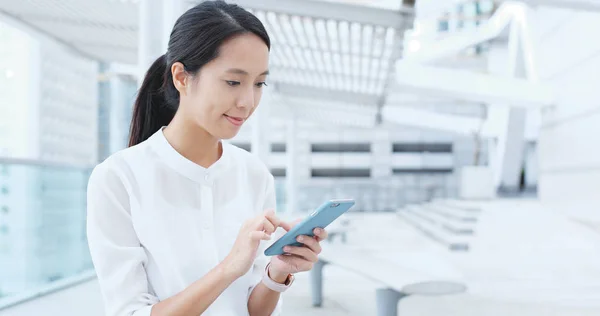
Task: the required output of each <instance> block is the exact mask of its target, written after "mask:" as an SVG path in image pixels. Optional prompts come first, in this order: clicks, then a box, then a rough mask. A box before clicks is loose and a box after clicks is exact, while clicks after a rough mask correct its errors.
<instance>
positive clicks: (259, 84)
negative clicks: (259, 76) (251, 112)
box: [256, 82, 267, 88]
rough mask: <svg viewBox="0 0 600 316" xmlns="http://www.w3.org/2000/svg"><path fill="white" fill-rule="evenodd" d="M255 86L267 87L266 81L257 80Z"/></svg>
mask: <svg viewBox="0 0 600 316" xmlns="http://www.w3.org/2000/svg"><path fill="white" fill-rule="evenodd" d="M256 86H257V87H259V88H262V87H267V83H266V82H259V83H257V84H256Z"/></svg>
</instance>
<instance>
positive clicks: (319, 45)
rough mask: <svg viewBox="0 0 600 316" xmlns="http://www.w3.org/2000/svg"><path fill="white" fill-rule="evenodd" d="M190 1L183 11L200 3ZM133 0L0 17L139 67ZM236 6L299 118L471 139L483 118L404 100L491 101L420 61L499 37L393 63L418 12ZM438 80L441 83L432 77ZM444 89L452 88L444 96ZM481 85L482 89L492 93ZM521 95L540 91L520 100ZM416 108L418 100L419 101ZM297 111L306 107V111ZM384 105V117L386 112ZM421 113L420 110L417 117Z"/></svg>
mask: <svg viewBox="0 0 600 316" xmlns="http://www.w3.org/2000/svg"><path fill="white" fill-rule="evenodd" d="M184 1H186V5H187V6H192V5H194V4H196V3H197V2H198V1H196V0H184ZM581 1H583V0H581ZM137 2H138V1H136V0H23V1H12V0H0V14H3V15H5V16H8V17H10V18H12V19H15V20H18V21H21V22H23V23H25V24H27V25H29V26H31V27H32V28H34V29H36V30H38V31H39V32H41V33H44V34H46V35H48V36H50V37H52V38H54V39H56V40H58V41H60V42H62V43H63V44H65V45H67V46H69V47H70V48H72V49H73V50H75V51H78V52H80V53H81V54H83V55H85V56H88V57H90V58H93V59H97V60H102V61H107V62H112V63H118V64H120V65H135V64H136V63H137V58H138V52H137V47H138V16H139V8H138V6H139V4H138V3H137ZM231 2H235V3H238V4H240V5H241V6H243V7H244V8H246V9H247V10H249V11H251V12H253V13H254V14H255V15H256V16H257V17H258V18H259V19H260V20H261V21H262V22H263V24H264V25H265V27H266V28H267V30H268V32H269V34H270V36H271V39H272V42H273V44H272V50H271V65H270V67H271V73H272V75H271V76H270V81H271V83H275V84H274V86H275V88H276V90H277V92H278V95H279V96H280V97H281V98H285V99H281V101H282V102H283V103H287V104H289V105H290V106H291V105H294V104H296V105H298V106H297V107H296V110H295V111H294V113H296V114H297V115H299V116H302V117H304V118H307V119H312V120H318V119H319V118H320V117H324V116H325V117H333V116H335V117H337V118H338V120H339V121H340V122H338V123H339V124H345V125H353V126H364V127H371V126H374V125H376V123H378V122H387V123H393V124H402V125H413V126H416V127H426V128H431V127H432V125H435V124H432V122H440V123H439V124H438V125H437V128H439V129H441V130H446V131H452V132H456V133H468V134H470V133H471V132H472V131H471V130H470V129H465V126H480V125H481V124H480V122H481V118H480V117H478V118H474V117H465V116H464V115H455V114H448V113H440V112H432V110H431V109H429V108H427V107H425V109H419V108H417V109H415V106H413V107H412V108H402V105H403V103H404V101H402V98H403V96H404V95H406V94H407V93H408V94H410V95H413V96H414V95H417V96H427V97H431V96H434V97H437V102H440V103H441V102H450V103H451V102H453V100H462V101H463V102H464V103H465V104H466V105H469V104H471V105H475V106H477V105H478V104H480V103H481V102H484V103H485V102H486V101H489V98H487V96H486V95H485V94H484V95H483V96H482V95H481V93H479V94H478V93H473V92H475V91H474V88H473V87H468V84H469V83H473V82H477V80H479V79H481V78H480V77H481V76H485V75H482V74H470V73H463V75H464V77H463V79H464V80H466V81H464V82H467V86H466V87H462V88H463V89H464V88H466V89H470V91H471V92H472V93H471V96H470V97H469V96H468V95H467V94H465V93H462V92H463V91H459V93H457V92H456V91H455V90H456V89H460V88H461V87H453V86H452V85H451V84H450V83H452V82H456V81H457V80H452V78H451V77H452V76H453V75H455V74H457V72H449V73H443V71H444V70H439V69H434V68H427V66H426V65H422V64H423V63H427V61H430V60H434V59H436V58H437V57H440V56H445V57H447V56H451V55H452V54H455V53H456V51H454V50H456V49H463V48H464V45H467V44H473V43H477V42H480V41H482V40H487V39H489V38H493V37H494V36H497V35H498V34H492V33H491V32H487V33H486V34H487V35H485V34H484V35H485V36H487V38H485V39H484V38H480V37H481V36H480V37H478V36H469V37H468V38H469V39H470V42H469V41H467V42H465V41H464V40H462V42H461V40H457V37H454V38H453V39H450V40H449V41H446V42H442V43H440V45H442V46H439V47H437V48H436V49H431V50H428V51H422V52H419V54H418V55H416V56H415V57H412V59H411V58H408V59H407V60H406V61H407V62H410V63H404V64H403V63H399V64H398V65H397V61H398V60H399V59H400V58H401V57H402V55H403V44H404V35H405V32H406V31H407V30H409V29H411V28H412V27H413V21H414V11H413V9H412V8H403V7H401V8H400V9H397V10H390V9H382V8H377V7H368V6H359V5H356V4H349V3H341V2H329V1H317V0H261V1H256V0H233V1H231ZM355 2H356V1H355ZM405 2H407V3H410V2H411V1H405ZM398 3H402V2H401V1H400V0H398ZM499 18H502V16H500V17H499ZM484 26H485V25H484ZM485 27H488V28H489V26H485ZM483 33H485V32H483ZM475 34H482V32H479V33H475ZM462 38H464V37H462ZM452 41H454V42H452ZM443 45H446V46H443ZM452 45H454V46H452ZM436 54H438V55H436ZM439 54H442V55H439ZM419 67H421V68H419ZM130 68H131V69H134V68H135V67H130ZM440 71H442V72H440ZM419 72H421V74H422V75H421V76H402V75H403V73H404V74H415V73H419ZM444 75H445V76H444ZM438 76H439V77H438ZM477 76H479V77H477ZM435 78H438V80H437V81H436V80H433V79H435ZM443 79H445V80H443ZM445 84H450V85H445ZM506 84H507V82H500V83H498V85H497V87H504V89H496V90H494V91H490V93H499V94H500V95H501V96H504V97H506V98H507V100H510V101H515V98H519V97H523V96H525V97H528V98H529V100H525V103H534V104H540V103H541V104H546V103H548V102H550V99H549V97H548V96H547V93H546V91H543V88H540V89H537V88H538V87H537V86H535V87H533V86H532V85H531V84H530V83H528V82H518V81H511V82H508V85H506ZM510 84H512V86H511V85H510ZM444 88H445V89H446V90H449V91H444ZM480 88H481V89H482V91H483V90H485V88H486V87H484V86H482V87H480ZM519 89H520V90H519ZM536 89H537V90H536ZM478 90H479V89H478ZM538 90H539V91H538ZM514 91H517V95H514V94H515V92H514ZM518 91H529V92H531V91H534V92H535V91H537V93H533V94H531V93H520V94H519V92H518ZM510 93H513V95H511V94H510ZM465 96H467V97H465ZM511 98H512V99H511ZM517 101H520V100H517ZM412 102H413V103H415V102H416V103H418V102H419V100H418V99H417V100H415V101H412ZM516 103H519V102H516ZM307 104H310V106H307ZM389 107H393V108H394V109H388V108H389ZM298 108H301V109H302V113H300V111H299V110H298ZM384 108H385V113H386V114H387V115H381V114H382V113H383V110H384ZM416 110H419V112H414V111H416ZM291 112H292V111H290V113H291ZM282 115H285V113H283V114H282ZM288 115H289V114H288ZM402 115H415V118H416V117H418V119H412V120H406V119H405V118H402V117H400V116H402ZM427 115H430V116H427ZM359 116H360V119H358V120H357V117H359ZM465 119H467V121H465ZM433 127H434V128H435V127H436V126H433Z"/></svg>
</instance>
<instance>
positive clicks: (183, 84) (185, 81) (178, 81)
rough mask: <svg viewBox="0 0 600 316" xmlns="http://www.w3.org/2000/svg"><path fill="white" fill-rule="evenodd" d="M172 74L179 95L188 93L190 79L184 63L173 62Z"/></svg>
mask: <svg viewBox="0 0 600 316" xmlns="http://www.w3.org/2000/svg"><path fill="white" fill-rule="evenodd" d="M171 75H172V77H173V84H174V85H175V89H177V91H179V95H180V96H181V95H186V94H187V89H188V88H189V87H188V85H189V84H190V80H189V76H188V73H187V72H186V71H185V67H184V66H183V64H182V63H180V62H176V63H173V66H171Z"/></svg>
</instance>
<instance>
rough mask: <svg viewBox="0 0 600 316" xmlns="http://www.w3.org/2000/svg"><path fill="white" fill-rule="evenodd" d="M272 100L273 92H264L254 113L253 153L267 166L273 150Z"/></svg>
mask: <svg viewBox="0 0 600 316" xmlns="http://www.w3.org/2000/svg"><path fill="white" fill-rule="evenodd" d="M272 102H273V98H272V95H271V93H269V92H267V91H265V92H263V96H262V99H261V101H260V105H259V107H258V109H256V111H255V112H254V114H252V153H253V154H255V155H257V156H258V157H259V158H260V160H262V161H263V162H264V163H265V164H266V165H267V166H268V165H269V153H270V152H271V148H270V146H271V142H270V140H269V130H270V128H269V127H270V120H269V115H270V111H269V110H270V107H271V103H272Z"/></svg>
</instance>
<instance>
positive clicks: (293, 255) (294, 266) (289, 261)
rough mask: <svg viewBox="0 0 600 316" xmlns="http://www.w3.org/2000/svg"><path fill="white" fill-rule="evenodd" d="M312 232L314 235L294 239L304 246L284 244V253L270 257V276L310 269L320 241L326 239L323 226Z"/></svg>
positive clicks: (314, 261)
mask: <svg viewBox="0 0 600 316" xmlns="http://www.w3.org/2000/svg"><path fill="white" fill-rule="evenodd" d="M286 226H287V225H286ZM290 226H291V225H290ZM284 227H285V226H284ZM313 234H314V235H315V236H314V237H310V236H306V235H303V236H298V238H297V239H296V241H298V242H299V243H302V244H304V246H301V247H295V246H285V247H284V248H283V251H284V252H285V253H286V254H283V255H277V256H274V257H272V258H271V265H270V266H269V275H270V276H271V278H273V279H277V278H279V277H280V276H285V277H287V275H289V274H294V273H298V272H304V271H310V270H311V269H312V268H313V265H314V264H315V263H316V262H317V261H318V260H319V257H318V256H319V254H320V253H321V245H320V242H321V241H323V240H325V239H327V231H326V230H325V229H323V228H315V230H314V231H313Z"/></svg>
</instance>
